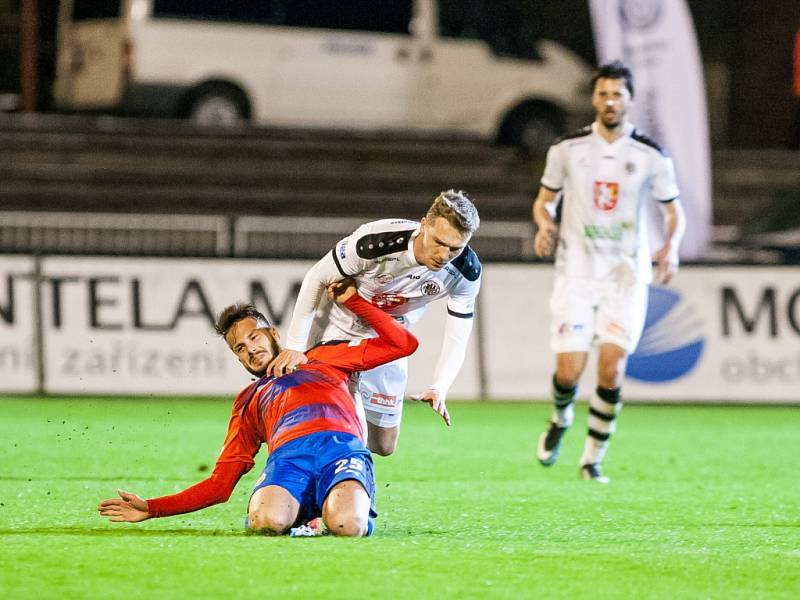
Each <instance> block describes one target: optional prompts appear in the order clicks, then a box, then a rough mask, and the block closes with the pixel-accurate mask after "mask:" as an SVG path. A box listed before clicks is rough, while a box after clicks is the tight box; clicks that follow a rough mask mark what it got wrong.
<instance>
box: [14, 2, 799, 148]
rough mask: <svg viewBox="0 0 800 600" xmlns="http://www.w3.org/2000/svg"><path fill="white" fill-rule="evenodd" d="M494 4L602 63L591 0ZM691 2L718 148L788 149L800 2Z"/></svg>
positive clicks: (45, 30)
mask: <svg viewBox="0 0 800 600" xmlns="http://www.w3.org/2000/svg"><path fill="white" fill-rule="evenodd" d="M20 1H21V0H0V93H3V92H17V91H18V90H19V50H18V28H17V14H18V12H19V5H20ZM343 4H344V3H343ZM493 5H494V6H495V10H496V11H508V12H509V13H511V14H513V15H514V16H515V17H518V18H520V19H525V21H526V22H527V23H529V24H530V28H531V29H532V30H533V31H535V32H537V33H539V34H540V35H541V36H543V37H548V38H551V39H554V40H556V41H559V42H561V43H563V44H564V45H566V46H568V47H569V48H571V49H573V50H574V51H575V52H577V53H578V54H580V55H581V56H583V57H584V58H585V59H586V60H587V61H589V62H590V63H594V62H595V54H594V47H593V42H592V35H591V24H590V20H589V9H588V2H587V1H586V0H538V1H534V0H527V1H526V0H496V2H493ZM689 6H690V8H691V11H692V14H693V17H694V21H695V27H696V29H697V34H698V39H699V43H700V51H701V54H702V58H703V63H704V66H705V71H706V86H707V92H708V102H709V114H710V120H711V131H712V141H713V144H714V146H715V147H717V148H719V147H732V148H747V147H751V148H780V147H787V146H788V145H789V143H790V136H791V127H792V120H793V118H794V114H793V113H794V110H795V106H794V102H795V99H794V97H793V95H792V90H791V78H792V43H793V36H794V34H795V32H796V31H797V29H798V27H800V0H784V1H781V0H759V1H757V2H753V1H752V0H689ZM344 8H346V7H343V9H344ZM57 12H58V0H39V15H40V17H39V29H40V42H39V43H40V48H39V85H38V100H37V106H38V108H39V110H43V111H46V110H48V109H49V108H50V105H51V99H50V87H51V84H52V79H53V71H54V62H55V48H56V45H55V23H56V15H57Z"/></svg>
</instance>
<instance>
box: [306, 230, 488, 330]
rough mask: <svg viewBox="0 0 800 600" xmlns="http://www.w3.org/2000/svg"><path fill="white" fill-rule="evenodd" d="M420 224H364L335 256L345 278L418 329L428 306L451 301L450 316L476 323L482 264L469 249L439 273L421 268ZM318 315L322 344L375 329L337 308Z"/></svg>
mask: <svg viewBox="0 0 800 600" xmlns="http://www.w3.org/2000/svg"><path fill="white" fill-rule="evenodd" d="M419 226H420V225H419V223H418V222H416V221H407V220H400V219H384V220H380V221H372V222H370V223H365V224H364V225H362V226H361V227H359V228H358V229H356V230H355V231H354V232H353V233H352V234H351V235H349V236H348V237H346V238H344V239H342V240H340V241H339V242H338V243H337V244H336V246H335V247H334V249H333V250H332V251H331V254H332V256H333V260H334V262H335V263H336V267H337V269H338V270H339V273H340V274H341V275H342V277H352V278H353V279H355V281H356V284H357V286H358V292H359V294H361V296H363V297H364V298H365V299H366V300H368V301H369V302H371V303H372V304H374V305H375V306H378V307H380V308H382V309H383V310H385V311H386V312H388V313H389V314H392V315H395V316H397V317H400V316H401V315H402V317H403V319H402V320H403V322H404V324H405V325H406V326H407V327H410V326H411V325H413V324H414V323H415V322H416V321H417V320H418V319H419V318H420V317H421V316H422V314H423V312H424V311H425V307H426V306H427V305H428V304H430V303H431V302H433V301H434V300H437V299H439V298H445V297H446V298H447V311H448V313H449V314H450V315H452V316H454V317H461V318H466V319H468V318H471V317H472V316H473V312H474V310H475V298H476V297H477V295H478V291H479V290H480V285H481V263H480V261H479V260H478V256H477V255H476V254H475V252H474V251H473V250H472V249H471V248H470V247H469V246H467V247H466V248H464V251H463V252H462V253H461V254H460V255H459V256H458V257H457V258H455V259H454V260H453V261H452V262H450V263H449V264H447V265H445V266H444V267H443V268H442V269H440V270H439V271H431V270H430V269H428V268H427V267H425V266H424V265H420V264H419V263H418V262H417V260H416V258H415V257H414V248H413V242H414V239H415V238H416V237H417V235H418V234H419ZM327 308H328V309H329V310H328V311H325V314H322V315H320V314H319V313H318V319H317V328H318V331H319V330H321V334H318V335H317V336H315V337H316V338H317V339H318V340H322V341H326V340H332V339H355V338H359V337H364V336H368V335H370V334H371V329H370V328H369V327H368V326H367V325H365V324H363V323H360V322H359V321H358V320H357V319H355V317H354V316H353V315H352V313H350V312H349V311H347V310H344V309H342V308H341V307H340V306H339V305H338V304H330V305H329V306H328V307H327Z"/></svg>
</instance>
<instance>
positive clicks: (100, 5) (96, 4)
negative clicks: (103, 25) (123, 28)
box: [72, 0, 122, 21]
mask: <svg viewBox="0 0 800 600" xmlns="http://www.w3.org/2000/svg"><path fill="white" fill-rule="evenodd" d="M121 4H122V0H74V2H73V3H72V20H73V21H90V20H92V19H117V18H119V17H120V14H121V13H120V8H121Z"/></svg>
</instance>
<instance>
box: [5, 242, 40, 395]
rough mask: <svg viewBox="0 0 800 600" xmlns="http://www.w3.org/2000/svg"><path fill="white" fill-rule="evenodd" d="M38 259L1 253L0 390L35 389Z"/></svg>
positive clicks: (21, 390) (29, 390)
mask: <svg viewBox="0 0 800 600" xmlns="http://www.w3.org/2000/svg"><path fill="white" fill-rule="evenodd" d="M33 276H34V261H33V259H32V258H31V257H28V256H0V390H1V391H3V392H9V393H14V392H22V393H30V392H35V391H36V389H37V373H36V360H35V356H36V336H35V326H34V323H35V321H34V310H33V305H34V296H33V285H32V282H33Z"/></svg>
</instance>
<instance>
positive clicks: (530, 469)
mask: <svg viewBox="0 0 800 600" xmlns="http://www.w3.org/2000/svg"><path fill="white" fill-rule="evenodd" d="M229 411H230V402H229V401H213V400H172V399H152V398H150V399H109V400H97V399H92V400H88V399H35V398H32V399H28V398H3V399H0V458H2V462H0V564H2V569H0V593H1V595H2V596H3V597H4V598H14V599H16V598H36V599H37V600H39V599H43V598H53V597H58V598H125V599H127V600H129V599H131V598H231V597H241V598H250V597H276V598H282V597H288V598H291V597H297V598H344V597H355V598H381V599H386V598H390V597H400V598H404V599H409V600H410V599H412V598H414V599H415V598H566V597H569V598H726V599H727V598H748V599H749V598H787V599H788V598H797V597H800V567H798V565H800V512H798V507H800V484H798V476H797V473H798V469H797V462H798V456H800V410H798V409H797V408H778V407H730V408H727V407H703V408H701V407H686V408H682V407H654V406H632V405H631V406H626V407H625V409H624V411H623V413H622V415H621V420H620V426H619V431H618V434H617V435H616V437H615V439H614V441H613V443H612V446H611V450H610V451H609V454H608V457H607V460H606V468H605V471H606V473H607V474H608V475H609V476H610V477H611V478H612V482H611V484H610V485H608V486H601V485H598V484H595V483H593V482H583V481H580V480H579V479H578V468H577V467H578V465H577V461H578V457H579V455H580V450H581V447H582V444H583V436H584V431H585V430H584V423H585V411H586V408H585V406H579V408H578V415H577V418H576V423H578V425H576V427H574V428H573V429H572V430H571V431H569V432H568V433H567V435H566V438H565V440H564V443H563V447H562V454H561V457H560V458H559V461H558V463H557V464H556V465H554V466H553V467H551V468H549V469H544V468H542V467H540V466H539V465H538V464H537V463H536V461H535V457H534V452H535V442H536V438H537V436H538V435H539V433H540V431H541V430H542V428H543V426H544V421H545V419H546V418H547V415H548V412H549V409H548V407H547V406H546V405H545V404H535V405H532V404H511V403H503V404H495V403H491V404H489V403H481V404H470V403H461V404H459V403H453V404H452V406H451V413H452V415H453V427H452V428H450V429H447V428H445V427H444V426H443V424H442V423H441V419H440V418H439V417H438V416H436V415H434V414H433V413H432V412H431V411H430V410H429V409H428V408H427V407H425V406H420V405H416V404H411V405H409V406H408V407H407V408H406V415H405V420H404V423H403V430H402V434H401V440H400V449H399V451H398V452H397V454H396V455H395V456H393V457H390V458H380V457H377V458H376V476H377V484H378V498H377V503H378V510H379V512H380V513H381V516H380V517H379V519H378V521H377V533H376V536H375V537H374V538H372V539H365V540H342V539H333V538H314V539H303V538H263V537H258V536H247V535H245V534H244V533H243V530H242V520H243V517H244V512H245V507H246V503H247V498H248V496H249V493H250V487H251V485H252V483H253V482H254V481H255V479H256V477H257V476H258V474H259V473H260V470H261V468H262V467H263V463H264V460H265V459H266V457H265V456H264V455H260V456H259V457H258V458H257V460H256V462H257V466H256V468H255V469H253V471H251V472H250V473H249V474H248V475H247V477H246V478H245V479H244V480H243V481H242V482H241V483H240V484H239V486H238V487H237V488H236V491H235V492H234V494H233V497H232V498H231V500H230V501H229V502H228V503H227V504H224V505H220V506H216V507H213V508H210V509H206V510H204V511H201V512H197V513H193V514H190V515H184V516H179V517H173V518H169V519H158V520H151V521H148V522H145V523H141V524H112V523H108V522H107V521H105V520H103V519H101V518H100V517H99V516H97V514H96V511H95V507H96V505H97V503H98V502H99V501H100V500H101V499H104V498H108V497H110V496H112V495H113V494H114V493H115V490H116V489H117V488H122V489H126V490H129V491H133V492H136V493H139V494H141V495H143V496H145V497H147V496H154V495H161V494H167V493H172V492H174V491H178V490H180V489H182V488H183V487H185V486H187V485H190V484H192V483H195V482H196V481H199V480H200V479H201V478H203V477H204V476H206V475H207V474H208V473H209V472H210V469H211V468H213V465H214V461H215V458H216V456H217V453H218V452H219V448H220V446H221V443H222V440H223V437H224V434H225V427H226V424H227V419H228V415H229Z"/></svg>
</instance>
